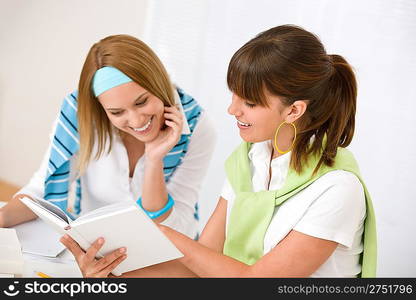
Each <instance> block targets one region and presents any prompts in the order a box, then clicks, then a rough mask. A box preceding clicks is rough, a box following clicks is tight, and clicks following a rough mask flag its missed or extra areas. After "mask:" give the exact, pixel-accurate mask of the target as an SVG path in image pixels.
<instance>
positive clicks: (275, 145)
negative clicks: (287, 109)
mask: <svg viewBox="0 0 416 300" xmlns="http://www.w3.org/2000/svg"><path fill="white" fill-rule="evenodd" d="M283 124H289V125H292V127H293V129H294V130H295V138H294V139H293V142H292V145H290V147H289V149H287V150H286V151H282V150H280V149H279V147H277V134H278V133H279V130H280V127H282V125H283ZM295 141H296V126H295V124H293V123H287V122H286V121H283V122H282V123H281V124H280V125H279V127H277V130H276V133H275V134H274V147H275V148H276V150H277V152H279V153H280V154H285V153H288V152H289V151H291V150H292V148H293V145H294V144H295Z"/></svg>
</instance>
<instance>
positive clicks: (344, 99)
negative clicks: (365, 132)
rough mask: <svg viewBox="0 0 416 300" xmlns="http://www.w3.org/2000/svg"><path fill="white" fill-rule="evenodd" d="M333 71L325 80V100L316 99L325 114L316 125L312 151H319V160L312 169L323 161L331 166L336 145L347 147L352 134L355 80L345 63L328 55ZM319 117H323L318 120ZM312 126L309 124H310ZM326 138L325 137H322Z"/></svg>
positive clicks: (336, 57)
mask: <svg viewBox="0 0 416 300" xmlns="http://www.w3.org/2000/svg"><path fill="white" fill-rule="evenodd" d="M328 57H329V61H330V63H331V65H332V72H331V73H330V76H329V78H328V79H327V82H326V91H325V92H324V93H323V94H322V96H323V97H325V98H324V99H321V101H318V102H319V103H320V105H322V106H323V109H321V110H320V111H322V112H325V113H326V114H327V117H326V118H325V119H326V121H325V122H323V124H322V125H321V126H320V127H319V128H317V130H316V132H315V141H314V142H313V144H312V147H311V151H310V152H315V153H319V152H320V150H321V151H322V153H321V155H322V156H321V159H320V161H319V163H318V165H317V167H316V169H315V172H316V171H318V169H319V167H320V166H321V165H322V163H323V164H325V165H327V166H332V165H333V164H334V159H335V156H336V154H337V149H338V147H343V148H345V147H347V146H348V145H349V144H350V143H351V141H352V138H353V136H354V130H355V112H356V103H357V82H356V79H355V75H354V72H353V70H352V68H351V66H350V65H349V64H348V62H347V61H346V60H345V59H344V58H343V57H342V56H340V55H336V54H332V55H328ZM321 120H322V119H321ZM311 125H312V124H311ZM324 139H325V140H324Z"/></svg>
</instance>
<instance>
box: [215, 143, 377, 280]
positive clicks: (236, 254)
mask: <svg viewBox="0 0 416 300" xmlns="http://www.w3.org/2000/svg"><path fill="white" fill-rule="evenodd" d="M250 146H251V144H250V143H246V142H243V143H242V144H241V145H240V146H239V147H238V148H237V149H236V150H235V151H234V152H233V153H232V154H231V155H230V157H229V158H228V159H227V160H226V162H225V170H226V174H227V178H228V180H229V182H230V184H231V186H232V188H233V190H234V192H235V194H236V198H235V201H234V205H233V207H232V210H231V214H230V220H229V222H228V230H227V238H226V240H225V244H224V250H223V253H224V254H225V255H227V256H230V257H233V258H235V259H237V260H239V261H241V262H243V263H246V264H249V265H252V264H254V263H255V262H256V261H257V260H258V259H260V258H261V257H262V256H263V242H264V237H265V234H266V230H267V228H268V226H269V224H270V221H271V219H272V216H273V212H274V209H275V206H278V205H280V204H282V203H283V202H284V201H286V200H287V199H289V198H290V197H292V196H293V195H295V194H296V193H298V192H300V191H301V190H303V189H304V188H306V187H308V186H309V185H310V184H311V183H313V182H314V181H315V180H316V179H318V178H319V177H321V176H322V175H324V174H326V173H328V172H330V171H334V170H345V171H348V172H351V173H353V174H354V175H356V176H357V177H358V179H359V180H360V182H361V184H362V185H363V188H364V192H365V198H366V206H367V216H366V220H365V224H364V233H363V236H364V250H363V253H362V256H361V265H362V267H361V277H375V276H376V265H377V235H376V222H375V215H374V209H373V205H372V202H371V198H370V195H369V193H368V191H367V188H366V186H365V184H364V182H363V180H362V179H361V176H360V172H359V169H358V165H357V162H356V161H355V159H354V157H353V155H352V153H351V152H349V151H348V150H347V149H345V148H338V151H337V155H336V157H335V163H334V165H333V166H332V167H328V166H326V165H321V167H320V169H319V170H318V172H317V173H316V174H315V175H313V176H312V173H313V171H314V170H315V167H316V166H317V164H318V162H319V157H318V156H310V158H309V161H308V164H307V165H304V166H303V171H302V173H301V174H298V173H296V171H295V170H293V169H292V168H289V171H288V174H287V177H286V181H285V183H284V185H283V187H282V188H281V189H279V190H277V191H261V192H253V191H252V182H251V174H250V166H249V160H248V152H249V149H250Z"/></svg>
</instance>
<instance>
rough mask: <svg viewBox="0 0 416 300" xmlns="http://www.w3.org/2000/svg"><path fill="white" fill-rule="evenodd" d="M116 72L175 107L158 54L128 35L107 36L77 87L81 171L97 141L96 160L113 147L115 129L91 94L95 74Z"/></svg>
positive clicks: (96, 47)
mask: <svg viewBox="0 0 416 300" xmlns="http://www.w3.org/2000/svg"><path fill="white" fill-rule="evenodd" d="M104 66H112V67H114V68H117V69H118V70H120V71H121V72H123V73H124V74H126V75H127V76H128V77H130V78H131V79H132V80H133V81H135V82H137V83H138V84H139V85H140V86H142V87H143V88H144V89H146V90H147V91H148V92H150V93H151V94H153V95H155V96H156V97H158V98H159V99H161V100H162V101H163V103H164V104H165V105H166V106H172V105H174V103H175V102H174V96H173V86H172V83H171V82H170V80H169V76H168V74H167V72H166V70H165V68H164V66H163V65H162V63H161V61H160V60H159V58H158V57H157V56H156V54H155V53H154V52H153V51H152V50H151V49H150V48H149V47H148V46H147V45H146V44H145V43H143V42H142V41H140V40H138V39H137V38H135V37H132V36H129V35H113V36H108V37H106V38H104V39H102V40H100V41H99V42H97V43H95V44H94V45H93V46H92V47H91V49H90V51H89V52H88V55H87V58H86V59H85V62H84V66H83V68H82V72H81V76H80V80H79V86H78V128H79V136H80V151H79V160H78V169H79V171H80V172H81V173H82V172H83V171H85V168H86V166H87V165H88V162H89V161H90V159H91V155H92V151H93V147H94V144H95V142H96V140H97V141H98V148H97V153H96V155H95V159H98V158H99V157H100V156H101V155H102V154H103V153H104V150H105V147H106V145H107V141H108V140H109V145H108V146H109V147H108V152H110V151H111V147H112V125H111V123H110V121H109V119H108V117H107V115H106V113H105V111H104V109H103V107H102V106H101V104H100V103H99V102H98V100H97V98H96V97H95V96H94V93H93V91H92V80H93V77H94V74H95V72H96V71H97V70H98V69H100V68H102V67H104Z"/></svg>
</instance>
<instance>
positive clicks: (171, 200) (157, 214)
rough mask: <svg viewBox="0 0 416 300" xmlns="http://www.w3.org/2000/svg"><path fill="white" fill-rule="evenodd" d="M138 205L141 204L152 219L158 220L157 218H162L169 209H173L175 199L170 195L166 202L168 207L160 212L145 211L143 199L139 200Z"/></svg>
mask: <svg viewBox="0 0 416 300" xmlns="http://www.w3.org/2000/svg"><path fill="white" fill-rule="evenodd" d="M137 204H139V206H140V207H141V208H142V209H143V211H144V212H145V213H146V214H147V215H148V216H149V218H150V219H156V218H157V217H160V216H161V215H163V214H164V213H165V212H167V211H168V210H169V209H171V208H172V206H173V204H175V201H173V198H172V197H171V195H169V194H168V202H166V205H165V206H164V207H162V208H161V209H160V210H158V211H147V210H145V209H144V208H143V206H142V197H140V198H139V200H137Z"/></svg>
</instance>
